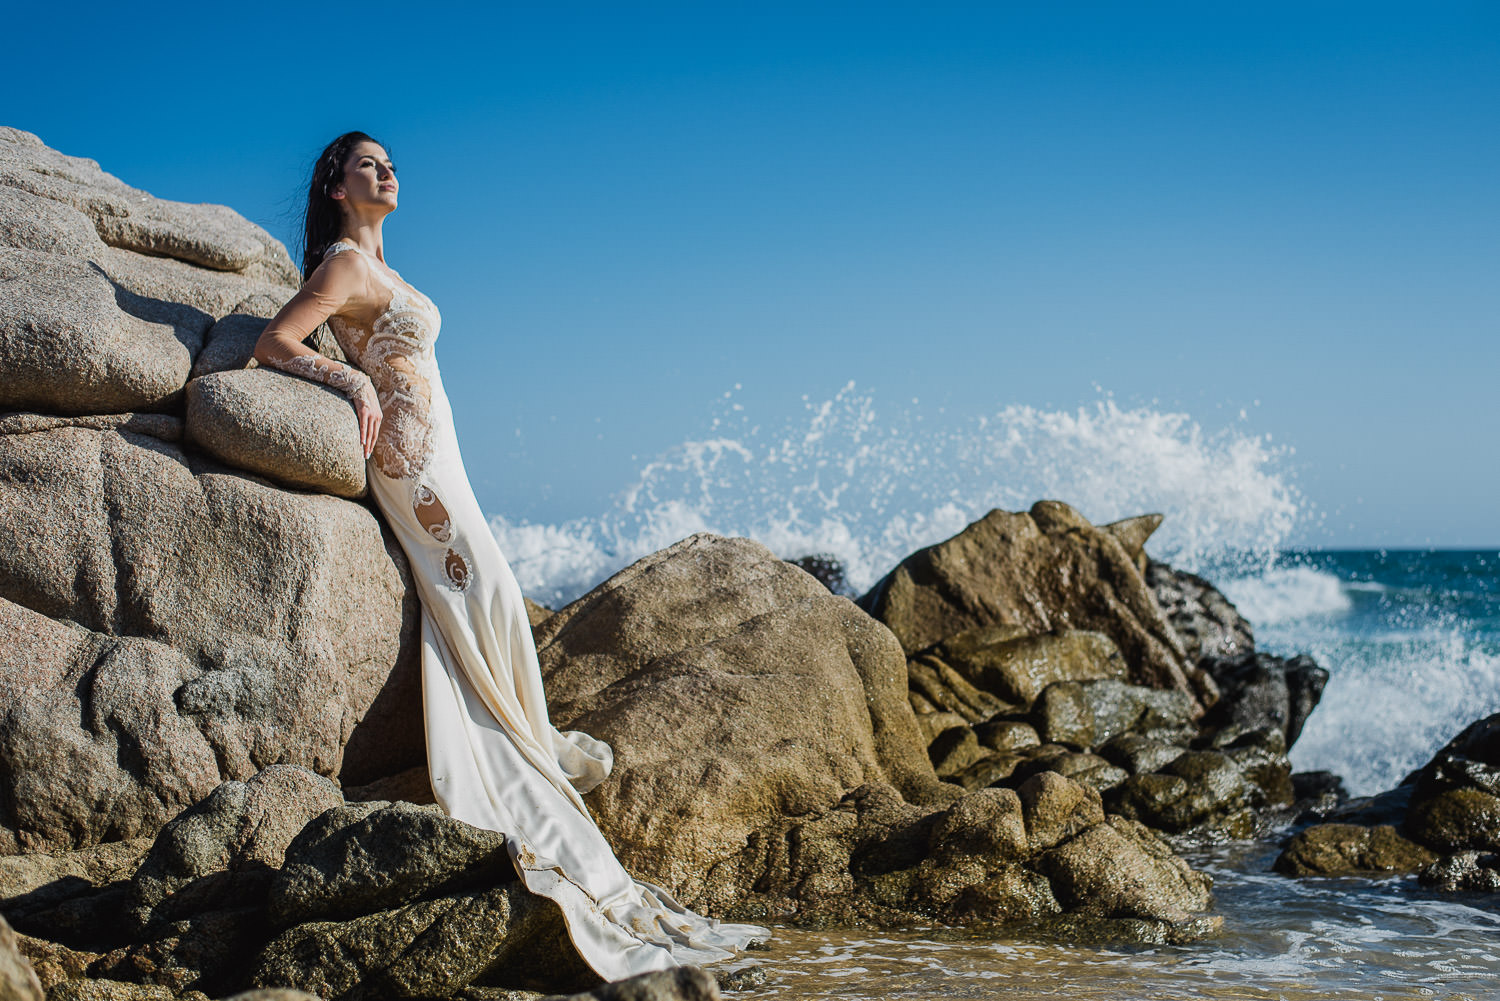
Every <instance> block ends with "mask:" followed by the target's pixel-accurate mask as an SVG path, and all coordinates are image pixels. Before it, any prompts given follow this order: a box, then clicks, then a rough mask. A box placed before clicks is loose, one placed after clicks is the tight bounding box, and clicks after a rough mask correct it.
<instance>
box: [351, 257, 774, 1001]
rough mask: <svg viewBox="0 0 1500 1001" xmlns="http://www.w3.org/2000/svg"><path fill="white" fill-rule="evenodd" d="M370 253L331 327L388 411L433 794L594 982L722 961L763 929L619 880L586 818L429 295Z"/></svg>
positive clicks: (377, 458) (377, 474)
mask: <svg viewBox="0 0 1500 1001" xmlns="http://www.w3.org/2000/svg"><path fill="white" fill-rule="evenodd" d="M343 250H354V251H356V252H359V253H363V251H360V250H359V248H357V247H354V246H353V245H351V244H345V243H337V244H334V245H333V246H332V247H330V248H329V250H328V254H330V255H331V254H334V253H339V252H342V251H343ZM368 263H369V264H370V267H371V268H372V270H373V271H374V273H375V274H376V275H377V277H378V278H379V279H380V280H382V281H383V282H385V283H386V284H387V286H388V287H389V288H390V289H391V304H390V306H388V307H387V309H386V310H385V312H384V313H383V314H382V316H381V317H380V318H379V319H377V320H376V321H375V323H374V324H373V325H372V327H371V328H370V329H368V330H365V329H359V328H354V327H351V326H350V325H348V324H347V323H339V324H335V325H333V329H334V332H335V334H336V335H337V336H338V338H339V341H340V343H341V345H342V346H343V347H344V349H345V351H346V352H348V353H349V354H350V358H351V360H353V361H355V362H356V363H357V364H359V365H360V367H361V368H362V369H364V371H365V372H366V374H368V375H369V376H370V378H371V381H372V382H373V383H374V384H375V387H376V391H377V393H378V394H379V396H380V400H381V405H382V407H383V408H385V409H386V411H387V414H388V415H395V416H397V417H398V421H397V423H395V424H392V426H391V427H390V428H389V429H387V428H385V427H383V428H382V431H381V439H382V440H381V441H379V442H377V447H376V454H375V455H374V456H372V458H371V459H370V462H369V464H368V474H369V483H370V492H371V494H372V495H373V497H374V498H375V501H376V503H377V504H379V506H380V509H381V511H382V512H383V513H384V515H385V517H386V520H387V522H388V523H389V524H390V526H391V529H392V531H393V532H394V533H395V535H396V538H397V539H398V540H399V541H400V543H401V546H402V548H403V549H404V550H405V551H406V555H407V557H408V559H409V561H410V563H411V569H412V575H413V577H414V578H415V579H416V582H417V588H418V593H419V595H420V597H421V601H422V702H423V716H424V720H425V725H426V736H427V759H428V768H429V771H430V775H431V779H432V790H433V794H434V796H435V797H436V799H437V802H438V803H439V804H440V805H441V806H442V808H443V809H444V810H445V811H447V812H448V813H449V814H450V815H452V816H453V817H456V818H457V819H459V820H462V821H464V822H466V823H469V824H473V825H474V826H476V827H483V828H487V829H489V830H494V831H500V832H502V833H504V834H505V835H506V836H507V843H508V845H509V848H510V854H511V858H512V860H513V861H514V863H515V865H516V869H517V871H518V872H519V874H520V876H521V879H522V880H523V881H524V882H525V885H526V887H527V888H528V889H529V890H531V891H532V892H533V893H537V894H540V895H542V896H545V897H548V898H550V899H551V900H553V901H554V902H555V903H556V904H557V905H558V906H559V907H560V908H561V909H562V913H563V916H564V918H565V919H566V922H567V927H568V933H569V935H570V936H571V937H572V939H573V943H574V944H575V945H576V946H577V948H578V951H579V953H580V955H582V956H583V958H584V959H585V960H586V961H587V962H588V964H589V965H590V966H591V967H593V969H594V970H595V971H596V972H597V973H599V975H600V976H602V977H604V978H605V979H607V980H618V979H621V978H623V977H629V976H634V975H636V974H639V973H645V972H648V971H651V970H660V969H666V968H669V967H671V966H674V965H679V964H699V963H708V962H713V961H716V960H721V959H727V958H729V957H730V956H732V955H733V954H734V952H735V951H737V950H740V949H743V948H744V947H745V946H746V945H747V944H748V943H749V942H751V941H752V940H757V939H759V940H763V939H766V938H768V937H769V932H768V931H767V930H766V929H764V928H760V927H758V926H755V925H739V924H726V923H721V922H718V921H715V920H712V919H709V918H704V917H701V916H699V915H697V914H694V913H693V912H692V911H690V910H688V909H686V908H684V907H683V906H682V905H680V904H679V903H677V902H676V901H675V900H673V899H672V897H671V895H670V894H668V893H667V892H666V891H665V890H663V889H661V888H660V887H657V886H654V885H652V884H651V883H646V882H643V881H639V880H636V879H633V878H632V877H631V876H630V874H629V873H627V872H626V871H625V869H624V868H623V867H622V866H621V865H620V863H619V861H618V860H617V859H616V858H615V855H614V852H613V851H612V850H611V849H610V846H609V844H608V843H607V842H606V841H605V839H604V836H603V835H602V834H601V833H600V831H599V829H598V827H597V826H595V824H594V822H593V819H592V818H591V817H590V815H589V812H588V809H587V807H585V806H584V803H583V800H582V798H581V796H580V794H581V793H585V792H588V791H589V790H590V789H592V788H593V787H594V786H596V785H598V784H599V783H600V782H602V781H604V780H605V779H606V778H607V777H608V776H609V773H610V769H611V768H612V767H613V763H614V762H613V754H612V752H611V750H610V748H609V746H608V745H607V744H605V743H604V742H603V741H599V740H595V739H594V738H592V737H590V736H588V735H587V734H584V733H580V732H577V731H570V732H567V733H563V732H560V731H559V730H557V729H556V728H555V727H554V726H553V725H552V722H551V720H550V718H549V716H548V712H547V702H546V697H545V694H544V692H543V689H542V676H541V669H540V667H539V665H538V663H537V656H536V648H535V645H534V643H533V640H532V636H531V626H530V623H529V622H528V620H527V617H526V609H525V606H524V604H523V602H522V600H521V590H520V587H519V586H518V585H517V583H516V579H515V576H514V575H513V574H512V573H511V570H510V566H509V565H508V564H507V563H506V561H505V557H504V556H503V555H502V553H501V552H500V547H499V545H498V544H497V543H496V542H495V538H494V536H493V535H492V534H491V532H490V529H489V525H488V523H487V522H486V520H485V518H484V515H483V513H482V512H481V511H480V509H479V503H478V501H477V500H476V499H475V497H474V491H473V489H472V488H471V487H470V485H469V479H468V475H467V473H466V472H465V470H464V464H463V459H462V457H461V456H460V454H459V450H458V439H457V437H456V436H455V434H454V430H453V413H452V410H451V408H450V407H449V404H448V399H447V396H446V395H445V394H444V392H443V387H442V382H441V379H440V378H439V375H438V370H437V363H436V360H435V358H434V356H433V353H432V347H433V342H434V341H435V340H436V339H437V335H438V329H439V326H440V323H441V319H440V316H439V314H438V311H437V308H436V306H434V305H433V304H432V303H431V301H430V300H427V299H426V297H425V296H422V295H421V293H419V292H417V291H416V290H415V289H413V288H411V287H410V286H407V285H405V283H404V282H399V281H398V280H397V279H399V276H396V278H394V279H393V278H391V277H389V276H387V275H386V274H385V273H384V267H383V265H382V264H380V263H379V262H376V261H369V262H368ZM388 399H389V401H390V403H391V406H387V400H388ZM388 431H389V436H388V434H387V432H388ZM391 473H400V474H402V475H398V476H393V475H391Z"/></svg>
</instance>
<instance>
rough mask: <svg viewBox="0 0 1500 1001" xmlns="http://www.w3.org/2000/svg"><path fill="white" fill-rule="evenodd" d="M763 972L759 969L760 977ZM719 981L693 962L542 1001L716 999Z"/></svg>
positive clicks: (696, 1000)
mask: <svg viewBox="0 0 1500 1001" xmlns="http://www.w3.org/2000/svg"><path fill="white" fill-rule="evenodd" d="M764 979H765V973H764V972H762V973H761V980H762V981H764ZM719 997H721V995H720V994H719V983H718V981H717V980H715V979H714V977H713V975H712V974H710V973H709V972H708V971H706V970H703V969H700V968H699V967H696V966H679V967H677V968H676V969H675V970H659V971H657V972H655V973H642V974H641V975H640V976H638V977H630V978H629V979H626V980H616V981H614V982H613V983H608V984H603V985H601V986H599V987H595V988H594V989H593V990H591V991H585V992H583V993H582V994H569V995H567V996H566V997H564V996H562V995H553V996H552V997H549V998H543V999H542V1001H717V999H718V998H719Z"/></svg>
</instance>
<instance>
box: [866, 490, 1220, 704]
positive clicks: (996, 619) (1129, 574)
mask: <svg viewBox="0 0 1500 1001" xmlns="http://www.w3.org/2000/svg"><path fill="white" fill-rule="evenodd" d="M859 603H860V606H861V607H862V608H864V609H865V610H866V611H868V612H870V614H872V615H874V616H875V617H876V618H878V619H880V620H881V621H882V622H884V623H885V624H886V625H887V626H889V627H890V628H891V631H892V632H894V633H895V634H896V637H897V638H898V639H899V640H900V641H901V645H902V648H903V649H904V650H905V651H906V652H907V653H908V654H913V653H916V652H918V651H920V650H924V649H926V648H928V647H930V646H932V645H933V644H936V643H940V642H942V641H944V640H946V639H948V638H949V637H951V636H956V635H957V634H959V633H962V632H964V631H966V630H970V629H976V628H980V627H985V626H1013V627H1018V628H1020V629H1021V630H1023V631H1024V632H1025V633H1027V634H1032V635H1034V634H1039V633H1048V632H1053V631H1057V630H1066V629H1083V630H1088V631H1093V632H1099V633H1103V634H1104V635H1106V636H1108V637H1109V638H1110V640H1111V641H1112V642H1113V643H1114V645H1115V646H1116V647H1117V648H1118V649H1119V651H1120V653H1121V654H1122V655H1123V657H1124V659H1125V662H1126V664H1127V666H1128V668H1129V678H1130V680H1131V681H1133V682H1135V683H1137V684H1143V685H1149V686H1151V687H1155V688H1164V689H1171V690H1176V691H1181V692H1183V693H1184V694H1187V695H1188V696H1189V698H1190V700H1191V704H1192V705H1193V707H1194V711H1195V713H1196V712H1201V709H1202V707H1203V706H1204V705H1206V704H1208V703H1210V702H1212V701H1213V698H1214V692H1213V690H1212V682H1211V681H1209V680H1207V679H1206V676H1200V675H1198V674H1195V673H1193V667H1192V665H1191V664H1190V662H1189V661H1188V659H1187V654H1186V651H1185V650H1184V649H1183V647H1182V643H1181V640H1179V639H1178V637H1177V634H1176V632H1175V631H1173V629H1172V627H1171V626H1169V625H1168V624H1167V622H1166V620H1165V619H1164V618H1162V614H1161V611H1160V609H1158V607H1157V605H1156V601H1155V599H1154V598H1153V596H1152V594H1151V592H1150V590H1149V589H1148V588H1147V587H1146V583H1145V580H1144V579H1143V578H1142V576H1141V572H1140V570H1139V569H1138V568H1137V567H1136V565H1135V562H1134V560H1133V558H1132V556H1131V554H1130V553H1129V552H1128V551H1127V550H1126V548H1125V547H1124V546H1123V545H1122V544H1121V542H1120V540H1119V538H1118V537H1117V536H1116V534H1115V533H1113V532H1109V531H1106V530H1104V529H1100V528H1096V527H1095V526H1093V525H1091V524H1089V522H1088V521H1087V520H1085V519H1084V518H1083V517H1082V516H1081V515H1079V514H1078V513H1077V512H1076V511H1074V510H1073V509H1072V508H1070V507H1068V506H1067V505H1066V504H1063V503H1061V502H1059V501H1039V502H1038V503H1036V504H1035V505H1033V506H1032V508H1031V510H1030V512H1029V513H1020V514H1012V513H1010V512H1007V511H998V510H997V511H991V512H990V513H989V514H987V515H986V516H985V517H984V518H982V519H980V520H979V521H977V522H975V523H974V524H972V525H970V526H969V527H968V528H966V529H964V530H963V531H962V532H960V533H959V534H958V535H956V536H954V537H953V538H951V539H948V540H947V541H945V542H940V543H938V544H937V545H934V546H929V547H927V548H926V549H923V550H920V551H919V552H917V553H914V554H913V555H911V556H909V557H907V558H906V559H905V560H903V561H902V562H901V564H900V565H899V566H897V567H896V569H895V570H892V571H891V572H890V573H889V574H887V575H886V576H885V578H883V579H882V580H881V581H880V582H879V583H878V584H876V585H875V587H874V588H872V589H871V590H870V591H869V592H868V593H867V594H865V595H864V596H863V597H861V598H860V600H859Z"/></svg>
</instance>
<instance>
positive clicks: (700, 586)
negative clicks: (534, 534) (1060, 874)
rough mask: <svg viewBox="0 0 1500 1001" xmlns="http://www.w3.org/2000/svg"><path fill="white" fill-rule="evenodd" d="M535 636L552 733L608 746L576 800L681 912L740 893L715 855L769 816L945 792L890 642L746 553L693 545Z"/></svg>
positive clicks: (848, 607) (735, 545)
mask: <svg viewBox="0 0 1500 1001" xmlns="http://www.w3.org/2000/svg"><path fill="white" fill-rule="evenodd" d="M537 637H538V641H539V646H540V650H539V655H540V657H541V663H542V669H543V672H544V674H545V677H546V681H547V690H548V695H549V701H550V702H551V705H552V713H553V720H554V722H556V723H557V724H558V725H559V726H560V727H562V728H564V729H578V730H583V731H584V732H586V733H591V734H593V735H594V736H596V737H599V738H601V739H603V740H606V741H608V742H609V743H610V744H611V745H612V746H613V747H614V749H615V770H614V774H613V775H612V776H611V777H610V779H609V780H608V781H606V782H605V783H604V784H603V785H602V786H600V787H599V788H598V789H597V790H595V791H594V792H593V793H592V794H591V795H590V797H589V803H590V807H591V809H592V810H593V811H594V814H595V817H596V818H597V819H598V821H599V825H600V827H601V828H602V829H603V831H604V832H605V834H606V836H607V837H608V838H609V841H610V844H611V845H613V846H614V847H615V849H616V853H617V854H618V855H619V857H620V861H621V862H622V863H624V865H625V867H626V868H627V869H630V870H631V871H632V872H634V873H636V874H637V875H638V876H640V877H641V878H645V879H649V880H651V881H653V882H656V883H658V884H660V885H662V886H664V887H666V888H667V889H668V890H669V891H670V892H672V893H673V894H674V895H676V896H677V897H678V899H680V900H682V901H683V902H684V903H686V904H688V905H689V906H694V905H697V906H707V905H708V904H710V903H713V904H717V903H721V902H722V903H726V904H727V903H728V902H730V901H733V900H735V899H737V898H739V897H740V896H741V895H742V894H743V893H744V892H745V891H746V890H747V889H748V886H739V885H732V884H733V883H734V882H735V881H736V880H737V878H738V877H735V876H732V875H730V870H731V868H733V867H731V866H729V865H727V864H726V862H727V860H729V859H732V858H734V857H735V856H737V855H738V854H739V853H741V852H743V851H745V850H746V846H747V841H748V839H749V838H750V837H751V835H752V834H753V833H755V832H757V831H760V830H763V829H766V828H768V827H771V826H773V825H774V824H776V823H777V822H778V821H779V819H780V818H783V817H788V816H798V815H807V814H813V813H818V812H821V811H824V810H828V809H829V808H831V807H833V806H834V805H835V804H837V803H838V802H839V800H840V799H841V797H843V796H844V794H845V793H846V792H848V791H850V790H852V789H854V788H856V787H859V786H862V785H864V784H866V783H870V782H881V783H885V782H889V783H891V784H892V785H894V786H896V787H897V788H899V789H900V790H901V792H902V794H903V795H905V796H906V797H908V798H909V799H911V800H913V801H917V802H921V801H944V800H951V799H954V798H956V797H957V795H958V792H959V791H958V790H957V789H954V788H952V787H945V786H943V785H941V784H940V783H939V782H938V780H937V777H936V776H935V775H934V774H933V771H932V765H931V764H930V763H929V761H928V760H927V757H926V754H925V753H924V752H923V744H922V741H921V738H920V736H919V734H918V731H917V724H916V720H915V718H914V717H913V715H912V711H911V707H910V705H909V704H908V701H907V687H906V662H905V658H904V657H903V656H902V653H901V650H900V647H899V645H898V644H897V643H896V641H895V639H894V637H892V636H891V634H890V633H889V631H887V630H886V629H885V628H884V627H883V626H881V625H880V624H879V623H877V622H875V621H873V620H871V619H870V618H869V617H868V616H866V615H865V614H864V613H863V612H861V611H860V610H859V609H857V608H855V607H854V605H853V604H851V603H850V602H849V601H848V600H847V599H845V598H841V597H838V596H836V595H833V594H831V593H829V592H828V590H827V589H826V588H824V587H823V586H822V585H821V584H819V583H818V582H817V580H815V579H814V578H813V577H811V576H809V575H808V574H806V573H804V572H802V571H801V570H798V569H797V568H796V567H793V566H791V565H789V564H787V563H785V562H784V561H782V560H780V559H778V558H777V557H776V556H775V555H774V554H772V553H771V552H770V551H769V550H767V549H765V548H764V547H762V546H760V545H759V544H757V543H754V542H751V541H749V540H746V539H723V538H718V537H715V536H710V535H695V536H692V537H691V538H688V539H685V540H683V541H682V542H679V543H677V544H676V545H674V546H672V547H670V548H668V549H665V550H663V551H662V552H659V553H655V554H653V555H651V556H648V557H646V558H645V559H643V560H640V561H638V562H637V563H635V564H633V565H631V566H630V567H627V568H626V569H625V570H622V571H621V572H620V573H618V574H616V575H615V576H614V577H612V578H610V579H609V580H608V581H606V582H605V583H604V584H601V585H600V586H599V587H597V588H595V589H594V590H593V591H591V592H589V593H588V594H587V595H585V596H584V597H582V598H580V599H579V600H577V601H575V602H573V603H572V604H570V605H568V606H567V607H565V608H563V609H561V610H560V611H558V612H557V613H556V614H554V615H552V616H551V617H549V618H548V619H547V620H546V621H545V622H543V623H542V625H541V626H539V627H537ZM715 867H720V868H719V873H720V878H719V879H715V878H714V877H713V876H712V875H711V874H712V873H713V871H714V869H715ZM746 878H756V877H749V876H747V877H746Z"/></svg>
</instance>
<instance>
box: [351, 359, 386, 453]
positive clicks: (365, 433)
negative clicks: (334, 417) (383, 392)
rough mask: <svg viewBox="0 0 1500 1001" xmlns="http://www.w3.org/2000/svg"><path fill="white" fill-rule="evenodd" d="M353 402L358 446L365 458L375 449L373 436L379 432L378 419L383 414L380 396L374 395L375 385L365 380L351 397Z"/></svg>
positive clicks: (379, 419)
mask: <svg viewBox="0 0 1500 1001" xmlns="http://www.w3.org/2000/svg"><path fill="white" fill-rule="evenodd" d="M352 402H353V404H354V419H355V420H357V421H358V422H359V447H360V448H362V449H364V452H365V458H366V459H368V458H369V457H370V454H371V453H372V452H374V451H375V437H376V435H378V434H380V421H381V419H382V418H383V417H384V416H385V414H384V413H383V412H382V411H381V409H380V398H379V397H377V396H376V395H375V387H374V386H373V385H371V384H370V381H369V380H368V379H366V380H365V384H364V387H363V388H362V389H360V391H359V392H358V393H356V394H354V396H353V397H352Z"/></svg>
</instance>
